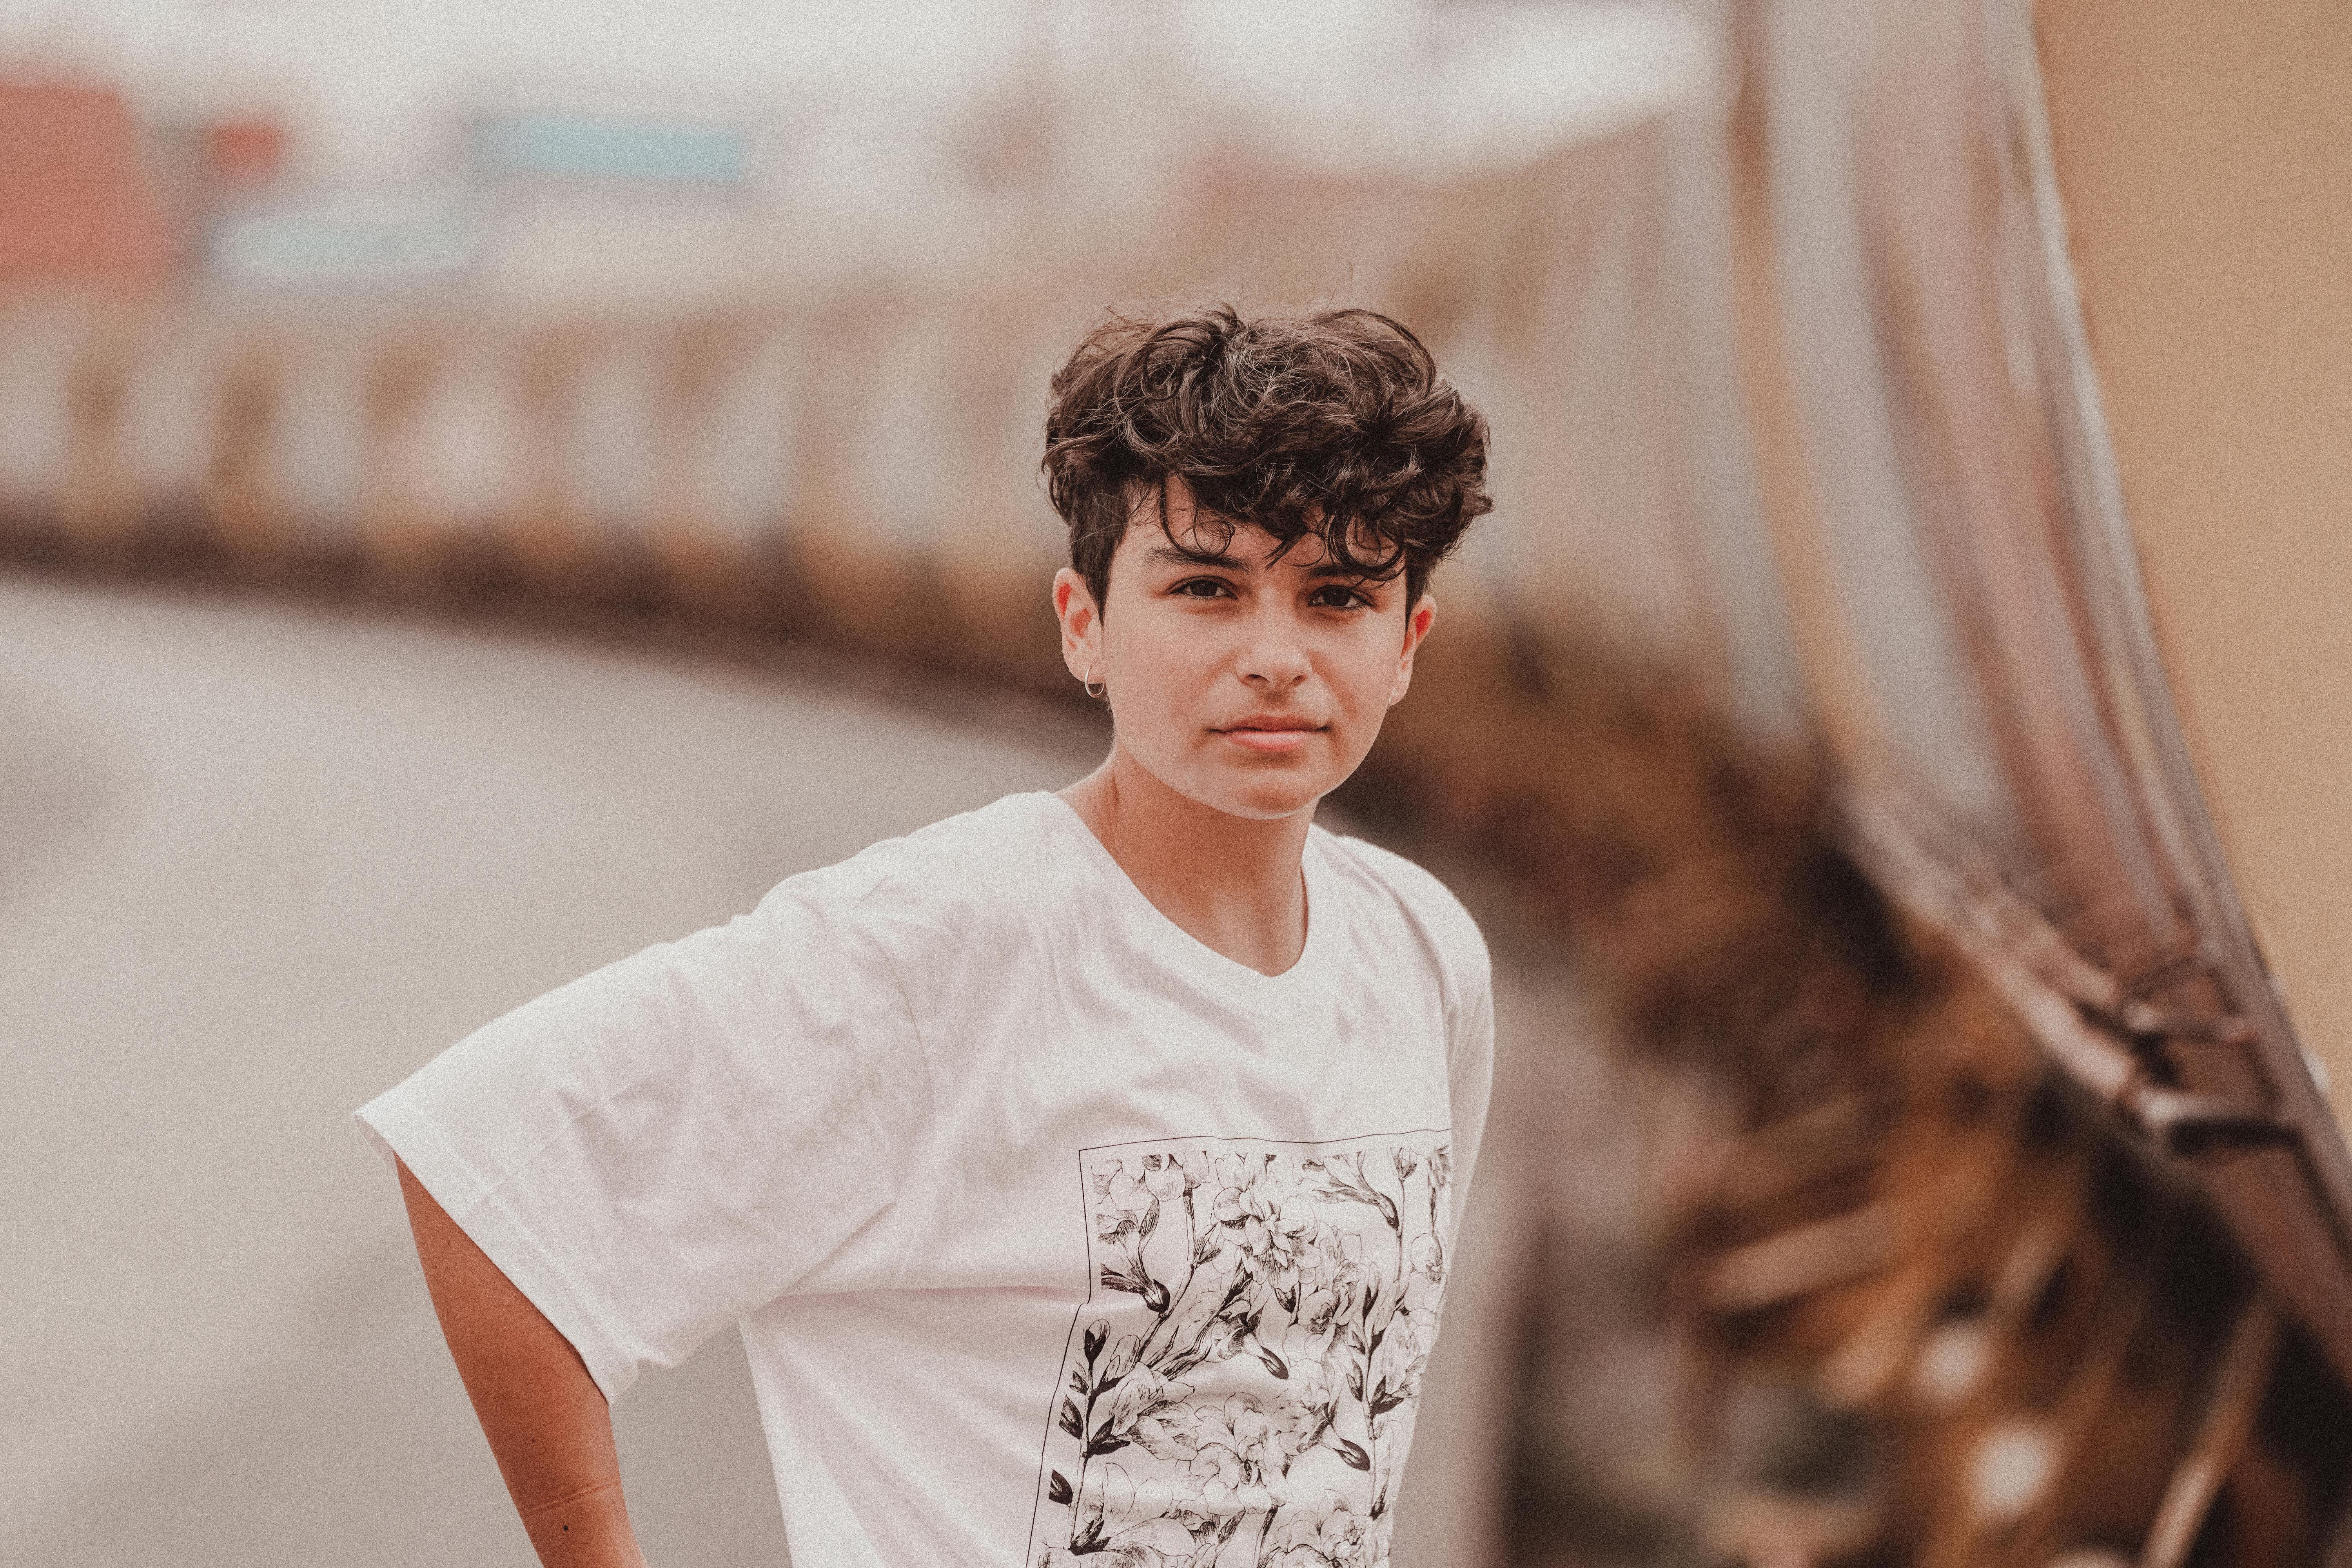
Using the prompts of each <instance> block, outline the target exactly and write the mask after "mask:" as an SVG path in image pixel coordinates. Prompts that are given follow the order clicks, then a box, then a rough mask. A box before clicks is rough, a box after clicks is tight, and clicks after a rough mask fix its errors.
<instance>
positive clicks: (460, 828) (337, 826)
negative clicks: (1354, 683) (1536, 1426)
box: [0, 580, 1512, 1568]
mask: <svg viewBox="0 0 2352 1568" xmlns="http://www.w3.org/2000/svg"><path fill="white" fill-rule="evenodd" d="M1041 613H1042V611H1041ZM872 684H873V683H872V682H871V681H868V680H866V679H863V678H860V677H856V676H855V675H851V674H847V673H845V672H844V671H840V670H832V671H828V670H826V669H824V668H822V667H819V668H814V669H811V670H806V671H803V672H802V673H800V674H798V675H795V676H789V677H783V676H779V675H777V674H775V673H773V672H760V671H752V670H738V669H732V668H727V667H725V666H722V665H718V664H715V663H712V662H709V661H701V660H692V659H687V658H679V657H666V656H660V655H647V654H644V653H639V652H630V653H622V652H618V651H613V650H607V649H603V648H598V647H583V646H580V645H578V644H576V643H566V642H561V641H556V640H553V639H550V638H544V637H529V636H524V635H520V634H495V633H487V632H480V631H471V630H453V629H450V628H448V627H446V626H432V625H428V624H424V623H421V622H404V621H401V620H397V619H388V618H381V617H365V616H361V617H353V616H342V615H339V614H335V613H331V612H329V611H325V610H305V609H299V608H289V607H287V606H284V605H247V604H239V603H236V602H233V601H222V600H218V599H211V600H207V599H205V598H203V597H199V596H185V595H169V594H164V593H142V592H132V593H125V592H120V591H107V592H100V591H97V590H89V589H82V588H74V587H67V586H59V585H50V584H33V583H26V582H23V581H8V580H0V1079H5V1081H0V1184H5V1191H6V1192H7V1193H8V1194H9V1200H8V1202H7V1203H6V1204H5V1205H0V1257H5V1265H0V1344H5V1347H6V1348H5V1352H0V1411H5V1419H0V1541H5V1542H7V1547H6V1550H5V1559H6V1561H7V1562H8V1563H11V1564H19V1565H23V1568H63V1565H66V1564H72V1565H74V1568H84V1565H88V1568H100V1565H107V1568H111V1565H114V1564H124V1565H128V1564H133V1563H136V1564H141V1565H146V1564H152V1563H175V1564H187V1565H191V1568H215V1565H217V1568H256V1565H259V1564H269V1563H283V1564H289V1565H305V1568H307V1565H311V1564H319V1565H327V1564H333V1565H340V1568H365V1565H373V1564H387V1565H388V1564H394V1563H398V1564H406V1565H416V1564H434V1565H439V1564H449V1563H513V1564H517V1565H520V1564H523V1563H528V1562H529V1561H530V1556H529V1552H528V1548H527V1547H526V1545H525V1543H524V1542H523V1538H522V1534H521V1531H520V1528H519V1527H518V1526H517V1525H516V1524H515V1523H514V1522H513V1519H512V1515H511V1514H510V1512H509V1510H508V1506H507V1503H506V1500H505V1496H504V1493H503V1491H502V1489H501V1488H500V1486H499V1480H498V1478H497V1474H496V1471H495V1469H494V1468H493V1467H492V1465H491V1462H490V1459H489V1455H488V1448H487V1447H485V1446H484V1444H483V1443H482V1441H481V1439H480V1437H479V1436H478V1433H477V1432H476V1430H475V1427H474V1425H473V1421H472V1418H471V1415H470V1412H469V1411H468V1410H467V1406H466V1403H465V1399H464V1394H463V1392H462V1390H461V1389H460V1387H459V1385H458V1383H457V1377H456V1374H455V1373H454V1371H453V1370H452V1369H451V1368H450V1367H449V1365H448V1363H447V1361H446V1355H445V1354H444V1352H443V1351H442V1348H441V1345H440V1341H439V1335H438V1331H437V1329H436V1325H435V1323H434V1321H433V1318H432V1315H431V1310H430V1307H429V1304H428V1303H427V1302H426V1300H425V1293H424V1289H423V1284H422V1280H421V1279H420V1278H419V1275H418V1273H417V1269H416V1266H415V1259H414V1256H413V1254H412V1252H411V1251H410V1248H409V1245H408V1240H407V1236H406V1232H405V1228H404V1224H403V1221H402V1217H401V1212H400V1205H399V1203H398V1200H397V1196H396V1194H395V1192H394V1187H393V1185H392V1183H391V1180H390V1178H389V1176H388V1175H387V1173H385V1172H384V1170H383V1168H382V1166H381V1165H380V1164H379V1163H377V1162H376V1160H375V1158H374V1156H373V1154H371V1153H370V1152H368V1151H367V1149H366V1147H365V1146H364V1144H363V1143H362V1141H361V1139H360V1138H359V1136H358V1134H357V1133H356V1132H355V1131H353V1129H352V1123H351V1120H350V1112H351V1110H352V1107H354V1106H356V1105H358V1104H360V1103H361V1102H362V1101H363V1100H366V1099H368V1098H369V1097H370V1096H372V1095H373V1094H374V1093H376V1092H377V1091H378V1090H380V1089H383V1088H385V1087H388V1086H389V1085H391V1084H392V1083H394V1082H395V1081H397V1080H398V1079H400V1078H402V1077H403V1076H404V1075H405V1074H406V1073H407V1072H408V1071H409V1070H410V1069H411V1068H414V1067H415V1066H416V1065H417V1064H419V1063H421V1062H423V1061H424V1060H425V1059H426V1058H429V1057H430V1056H432V1055H433V1054H434V1053H435V1052H436V1051H437V1050H439V1049H440V1048H441V1047H443V1046H445V1045H446V1044H447V1043H448V1042H450V1041H452V1040H454V1039H456V1038H457V1037H459V1036H461V1035H463V1034H464V1033H466V1032H467V1030H468V1029H470V1028H472V1027H473V1026H476V1025H478V1024H479V1023H481V1022H483V1021H485V1020H487V1019H488V1018H490V1017H491V1016H495V1015H497V1014H498V1013H499V1012H501V1011H503V1010H504V1009H506V1008H507V1007H509V1006H511V1005H515V1004H517V1003H520V1002H521V1001H523V1000H526V999H527V998H529V997H530V996H532V995H534V994H537V993H539V992H540V991H542V990H544V989H546V988H547V987H549V986H551V985H553V984H558V983H560V982H562V981H563V980H565V979H567V978H570V977H571V976H572V975H574V974H577V973H581V972H583V971H585V970H587V969H589V968H591V967H593V966H594V965H595V964H598V963H603V962H604V961H606V960H609V959H612V958H615V957H618V956H621V955H622V954H625V953H626V952H632V951H634V950H635V949H636V948H638V947H640V946H642V945H644V944H645V943H646V942H653V941H656V940H660V939H662V938H665V937H668V936H673V935H677V934H679V933H682V932H685V931H690V930H694V929H696V928H698V927H700V926H703V925H706V924H709V923H711V922H714V921H721V920H724V919H725V918H727V917H728V916H729V915H730V914H731V913H733V912H735V911H736V910H740V909H744V908H747V907H749V906H750V905H751V903H752V902H754V901H755V900H757V899H758V898H759V896H760V895H761V893H763V892H764V891H765V890H766V889H768V888H769V887H770V886H771V885H772V883H774V882H775V881H776V880H778V879H781V878H782V877H784V876H787V875H790V874H791V873H793V872H794V871H796V870H799V869H802V868H807V867H812V866H817V865H822V864H825V863H827V862H830V861H832V860H835V859H837V858H842V857H844V856H845V855H848V854H850V853H852V852H854V851H856V849H858V848H859V847H862V846H864V845H866V843H869V842H871V841H872V840H874V839H876V838H879V837H887V836H888V835H891V834H894V833H898V832H902V831H905V830H907V829H909V828H912V827H915V826H919V825H921V824H923V823H925V822H929V821H931V820H933V819H936V818H938V817H940V816H945V815H947V814H950V813H951V812H954V811H958V810H961V809H964V808H966V807H969V806H973V805H980V804H982V803H984V802H986V801H989V800H991V799H993V798H995V797H996V796H997V795H1002V794H1003V793H1005V792H1007V791H1011V790H1018V789H1033V788H1043V787H1054V786H1057V785H1059V784H1063V783H1065V782H1066V781H1067V780H1069V779H1070V778H1072V777H1075V776H1076V774H1077V773H1080V772H1082V771H1083V770H1084V769H1085V767H1086V766H1087V765H1088V764H1089V763H1091V762H1092V761H1093V760H1094V758H1095V756H1096V755H1097V749H1098V747H1099V745H1100V743H1101V742H1100V738H1099V736H1098V735H1097V734H1096V733H1095V732H1093V731H1090V730H1089V729H1088V728H1087V726H1086V724H1085V723H1084V721H1082V720H1065V719H1063V718H1062V717H1060V716H1058V715H1056V714H1054V713H1051V712H1049V711H1045V710H1036V709H1034V708H1026V707H1021V706H1017V705H1011V706H1005V707H1002V708H992V707H991V706H990V704H989V703H988V702H986V701H978V702H967V703H963V704H962V705H961V710H959V711H957V712H956V713H955V714H954V715H953V716H952V717H950V716H948V715H947V714H946V712H945V710H943V709H942V710H941V711H939V712H926V711H923V710H921V708H920V706H919V705H910V704H909V703H908V702H906V701H903V700H885V699H884V698H882V697H879V696H877V695H874V694H872V693H871V692H868V693H866V694H860V693H859V691H858V690H857V688H859V687H860V686H869V687H870V686H871V685H872ZM900 695H901V696H903V695H904V693H901V694H900ZM930 706H932V707H934V708H939V707H940V704H937V703H933V704H931V705H930ZM1016 735H1017V737H1018V738H1017V739H1016ZM1506 1001H1508V998H1506ZM1505 1011H1506V1013H1508V1012H1509V1008H1508V1006H1506V1009H1505ZM1504 1120H1505V1121H1508V1120H1509V1118H1507V1117H1506V1118H1505V1119H1504ZM1506 1141H1507V1140H1506ZM1501 1163H1504V1162H1502V1161H1495V1162H1490V1163H1488V1167H1487V1170H1486V1171H1485V1172H1482V1177H1486V1178H1487V1179H1488V1181H1489V1184H1490V1185H1492V1186H1495V1187H1497V1188H1499V1187H1500V1186H1501V1185H1502V1184H1500V1183H1495V1182H1493V1180H1492V1177H1493V1175H1494V1174H1495V1173H1496V1166H1497V1165H1499V1164H1501ZM1493 1196H1495V1197H1496V1198H1500V1197H1501V1196H1502V1194H1501V1193H1500V1192H1499V1191H1496V1192H1495V1193H1494V1194H1493ZM1481 1206H1482V1207H1483V1206H1486V1205H1481ZM1503 1251H1504V1249H1503V1248H1500V1247H1488V1248H1486V1249H1484V1250H1483V1251H1482V1249H1481V1248H1479V1247H1473V1248H1471V1249H1470V1250H1469V1251H1468V1252H1467V1253H1464V1254H1461V1255H1460V1256H1459V1258H1458V1262H1457V1270H1458V1271H1457V1278H1456V1285H1455V1292H1454V1298H1455V1299H1454V1303H1453V1307H1454V1310H1453V1311H1451V1312H1450V1313H1449V1330H1450V1332H1449V1336H1448V1342H1447V1344H1446V1346H1445V1351H1444V1356H1443V1359H1444V1360H1446V1361H1449V1362H1451V1363H1457V1364H1460V1365H1462V1366H1463V1367H1464V1368H1465V1370H1464V1371H1462V1372H1459V1373H1455V1372H1452V1371H1448V1370H1446V1369H1444V1368H1443V1367H1442V1368H1441V1372H1440V1374H1439V1375H1438V1376H1437V1377H1435V1378H1433V1393H1432V1395H1431V1398H1430V1400H1429V1401H1428V1402H1427V1404H1426V1405H1425V1407H1424V1412H1423V1433H1422V1438H1423V1440H1422V1442H1421V1443H1420V1444H1419V1445H1418V1447H1419V1449H1420V1450H1421V1451H1420V1452H1418V1453H1417V1454H1416V1456H1415V1462H1414V1465H1413V1470H1412V1475H1413V1481H1412V1484H1409V1486H1408V1488H1407V1490H1406V1493H1405V1506H1404V1507H1403V1509H1402V1510H1401V1519H1402V1523H1401V1527H1400V1532H1399V1542H1398V1548H1397V1560H1398V1563H1399V1564H1400V1568H1439V1565H1440V1564H1454V1563H1475V1562H1478V1561H1481V1560H1484V1559H1485V1558H1486V1555H1487V1551H1488V1549H1489V1547H1490V1544H1491V1542H1490V1540H1489V1539H1486V1538H1488V1537H1489V1532H1491V1531H1494V1530H1495V1529H1496V1523H1495V1510H1496V1506H1497V1505H1498V1504H1499V1503H1500V1501H1501V1499H1500V1497H1499V1495H1498V1492H1497V1488H1498V1478H1497V1477H1496V1475H1495V1474H1493V1473H1492V1468H1491V1466H1489V1465H1488V1464H1487V1460H1488V1459H1489V1458H1492V1457H1493V1456H1494V1453H1495V1450H1496V1448H1497V1447H1500V1445H1501V1443H1502V1442H1503V1440H1504V1434H1503V1432H1502V1431H1501V1430H1500V1425H1501V1423H1500V1420H1499V1419H1498V1418H1499V1417H1500V1415H1501V1412H1500V1411H1499V1410H1498V1409H1497V1408H1496V1399H1495V1395H1496V1394H1498V1393H1499V1392H1500V1389H1501V1387H1502V1385H1503V1384H1505V1383H1507V1381H1508V1380H1509V1379H1510V1378H1511V1376H1512V1373H1511V1370H1510V1368H1509V1365H1508V1364H1507V1358H1508V1354H1509V1350H1508V1347H1507V1346H1506V1345H1503V1344H1500V1343H1497V1342H1496V1338H1495V1336H1494V1335H1493V1334H1492V1333H1489V1332H1482V1331H1479V1329H1478V1328H1477V1327H1476V1326H1475V1322H1476V1320H1478V1319H1480V1318H1482V1317H1483V1318H1485V1319H1486V1321H1488V1322H1491V1321H1493V1319H1494V1314H1495V1312H1496V1310H1497V1307H1498V1305H1499V1296H1498V1293H1497V1285H1498V1283H1499V1280H1500V1279H1501V1278H1502V1276H1503V1274H1504V1273H1506V1272H1507V1268H1505V1267H1504V1259H1503ZM1482 1275H1483V1276H1484V1278H1485V1280H1486V1283H1484V1284H1482V1283H1481V1282H1480V1277H1481V1276H1482ZM1482 1298H1483V1300H1482ZM1449 1380H1450V1381H1449ZM1473 1385H1476V1387H1477V1388H1478V1389H1481V1390H1483V1391H1484V1392H1475V1393H1474V1392H1473ZM615 1415H616V1423H617V1425H618V1427H619V1430H620V1434H621V1442H622V1447H623V1458H624V1462H625V1468H626V1471H627V1473H628V1476H629V1478H630V1494H631V1501H632V1507H633V1510H634V1511H635V1513H636V1515H637V1517H638V1518H639V1520H640V1522H641V1525H642V1529H643V1533H644V1535H645V1537H646V1542H647V1546H648V1550H649V1552H651V1554H652V1557H653V1560H654V1562H655V1563H656V1564H658V1565H660V1568H682V1565H684V1564H688V1563H725V1564H739V1563H781V1562H782V1561H783V1557H784V1553H783V1550H782V1527H781V1524H780V1522H779V1521H778V1520H777V1518H776V1508H775V1501H774V1493H773V1489H772V1484H771V1481H770V1479H769V1476H768V1473H767V1464H766V1458H765V1454H764V1452H763V1450H762V1447H761V1442H760V1437H759V1433H758V1427H757V1423H756V1416H755V1415H754V1412H753V1408H752V1405H751V1395H750V1392H749V1389H748V1386H747V1384H746V1382H745V1378H744V1372H743V1366H742V1358H741V1352H740V1346H739V1344H738V1342H736V1340H735V1338H734V1336H732V1335H721V1336H719V1339H717V1340H715V1341H714V1342H712V1343H711V1344H710V1345H709V1347H707V1348H706V1349H705V1350H704V1351H703V1352H702V1353H700V1354H699V1355H698V1356H697V1357H696V1358H695V1360H694V1361H693V1362H692V1363H689V1364H688V1366H686V1367H685V1368H683V1369H681V1370H680V1371H678V1372H677V1373H669V1374H666V1375H654V1376H649V1377H647V1378H646V1380H645V1381H644V1382H643V1383H641V1384H640V1385H639V1387H638V1389H637V1391H635V1392H634V1393H633V1394H631V1396H630V1397H629V1398H628V1399H626V1400H624V1401H622V1402H621V1404H620V1405H618V1406H617V1407H616V1412H615Z"/></svg>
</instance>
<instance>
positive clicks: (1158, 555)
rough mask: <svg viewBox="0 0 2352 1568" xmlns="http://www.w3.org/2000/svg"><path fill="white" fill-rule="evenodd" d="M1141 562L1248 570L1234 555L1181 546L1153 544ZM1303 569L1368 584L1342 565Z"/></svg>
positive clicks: (1154, 564) (1159, 564) (1359, 574)
mask: <svg viewBox="0 0 2352 1568" xmlns="http://www.w3.org/2000/svg"><path fill="white" fill-rule="evenodd" d="M1143 560H1144V563H1145V564H1146V565H1149V566H1207V567H1212V568H1213V569H1215V570H1217V571H1221V572H1247V571H1249V570H1250V563H1248V562H1246V561H1244V560H1243V559H1242V558H1241V557H1240V556H1238V555H1234V554H1231V553H1229V552H1225V551H1222V550H1188V549H1186V548H1185V547H1184V546H1182V545H1181V544H1169V543H1160V544H1155V545H1153V546H1152V547H1151V548H1150V550H1148V551H1146V552H1144V556H1143ZM1305 570H1306V573H1307V575H1308V576H1309V577H1317V578H1324V577H1331V578H1345V579H1347V580H1349V581H1350V582H1354V581H1357V580H1360V579H1361V580H1364V581H1370V579H1368V578H1365V577H1364V574H1362V573H1360V572H1350V571H1349V570H1348V569H1347V568H1346V567H1344V566H1338V565H1334V564H1332V563H1330V562H1328V561H1327V562H1325V563H1323V564H1321V565H1319V566H1309V567H1307V568H1306V569H1305Z"/></svg>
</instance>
